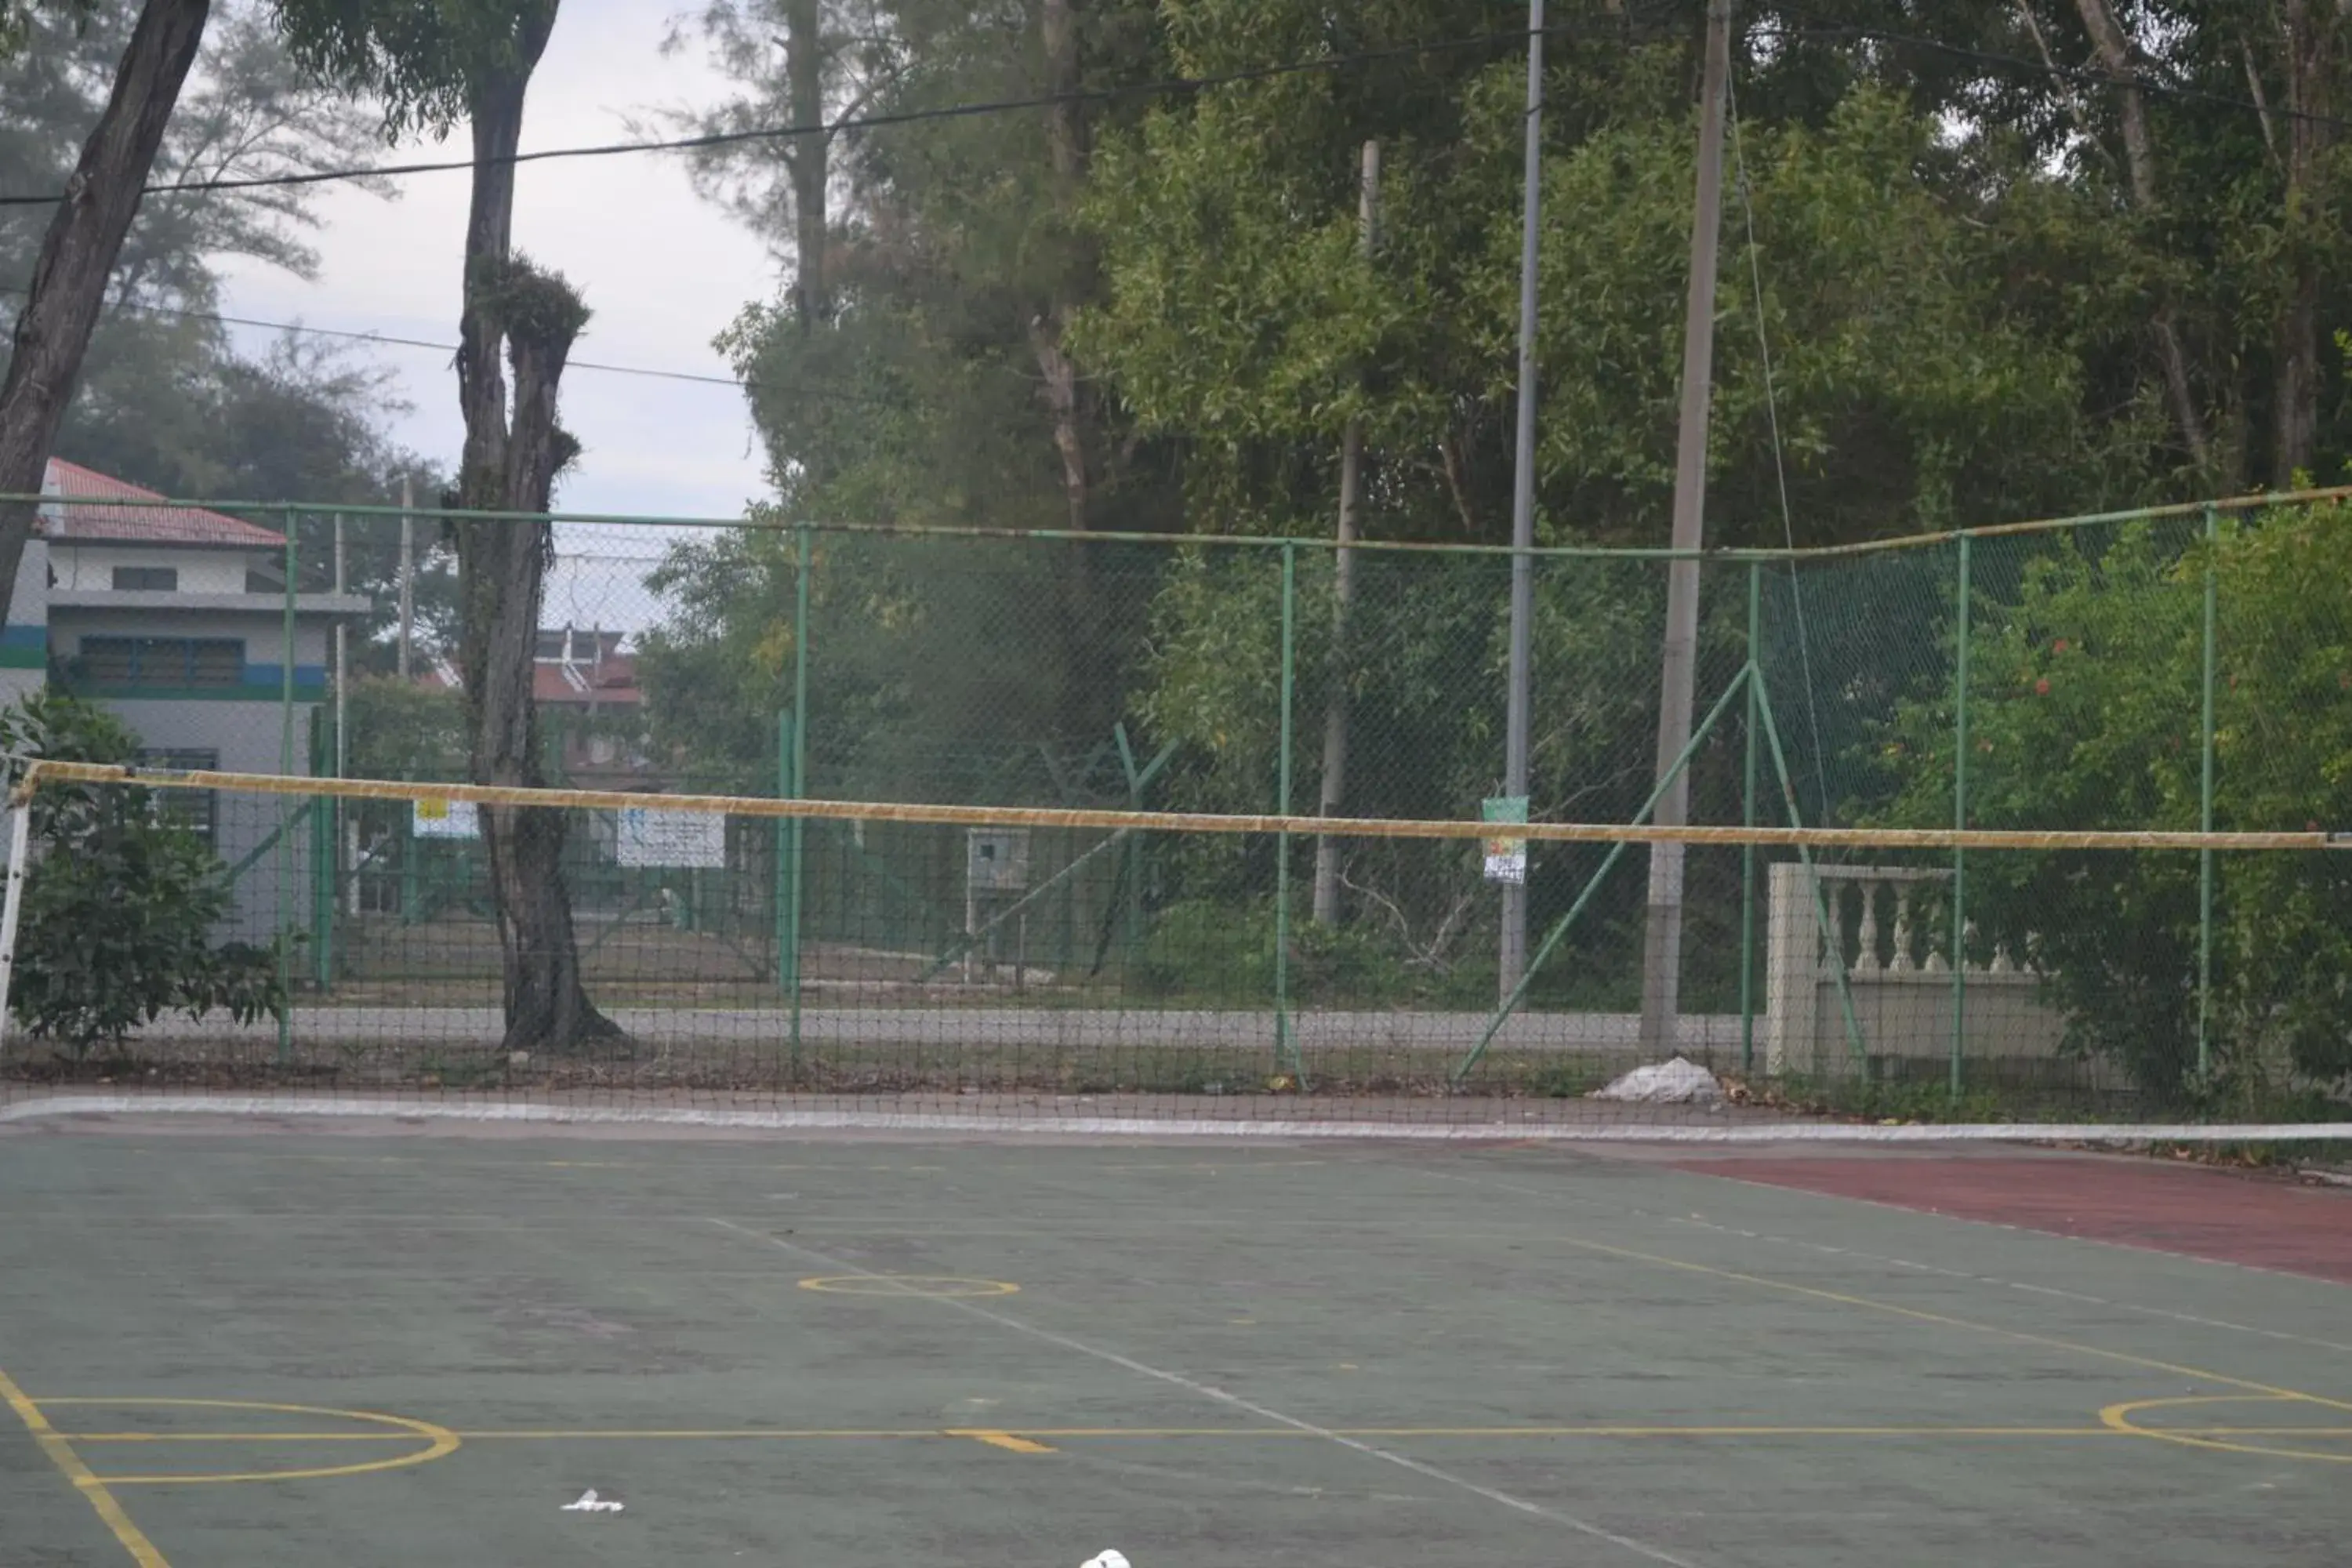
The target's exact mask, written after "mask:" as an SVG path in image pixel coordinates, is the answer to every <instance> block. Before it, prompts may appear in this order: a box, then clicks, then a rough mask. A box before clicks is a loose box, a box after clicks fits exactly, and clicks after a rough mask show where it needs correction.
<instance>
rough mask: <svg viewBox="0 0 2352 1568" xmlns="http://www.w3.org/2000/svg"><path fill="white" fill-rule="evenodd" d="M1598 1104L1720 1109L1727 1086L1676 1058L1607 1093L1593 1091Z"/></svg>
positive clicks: (1613, 1086)
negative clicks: (1625, 1102)
mask: <svg viewBox="0 0 2352 1568" xmlns="http://www.w3.org/2000/svg"><path fill="white" fill-rule="evenodd" d="M1592 1098H1593V1099H1594V1100H1634V1101H1638V1102H1639V1103H1641V1104H1643V1105H1717V1104H1720V1103H1721V1102H1722V1100H1723V1086H1722V1085H1721V1084H1719V1083H1717V1082H1716V1081H1715V1075H1714V1074H1713V1073H1711V1072H1709V1071H1707V1070H1706V1068H1703V1067H1701V1066H1699V1065H1698V1064H1697V1063H1696V1062H1693V1061H1685V1059H1684V1058H1681V1057H1676V1058H1675V1059H1674V1060H1672V1061H1670V1062H1653V1063H1652V1064H1651V1065H1649V1066H1648V1067H1639V1068H1634V1069H1633V1071H1632V1072H1629V1073H1627V1074H1626V1075H1625V1076H1624V1077H1622V1078H1621V1079H1617V1080H1616V1081H1615V1082H1613V1083H1612V1084H1611V1085H1610V1086H1609V1087H1608V1088H1606V1089H1594V1090H1593V1091H1592Z"/></svg>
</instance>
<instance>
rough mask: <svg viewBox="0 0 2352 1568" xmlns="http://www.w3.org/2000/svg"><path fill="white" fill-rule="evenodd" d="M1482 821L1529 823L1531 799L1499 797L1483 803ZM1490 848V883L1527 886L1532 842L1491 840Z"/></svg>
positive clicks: (1504, 839)
mask: <svg viewBox="0 0 2352 1568" xmlns="http://www.w3.org/2000/svg"><path fill="white" fill-rule="evenodd" d="M1481 812H1482V817H1481V819H1482V820H1484V821H1486V822H1502V823H1511V822H1525V821H1526V820H1527V819H1528V797H1527V796H1526V795H1495V796H1492V797H1490V798H1488V799H1487V800H1486V801H1484V802H1482V803H1481ZM1483 842H1484V843H1485V845H1486V880H1488V881H1490V882H1524V881H1526V880H1527V879H1528V841H1527V840H1526V839H1524V838H1488V839H1486V840H1484V841H1483Z"/></svg>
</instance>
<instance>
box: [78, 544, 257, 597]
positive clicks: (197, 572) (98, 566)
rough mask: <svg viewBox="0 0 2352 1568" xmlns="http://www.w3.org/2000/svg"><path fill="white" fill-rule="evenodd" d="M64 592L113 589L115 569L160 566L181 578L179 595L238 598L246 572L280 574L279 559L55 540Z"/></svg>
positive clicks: (250, 553) (248, 553) (239, 552)
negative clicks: (231, 596)
mask: <svg viewBox="0 0 2352 1568" xmlns="http://www.w3.org/2000/svg"><path fill="white" fill-rule="evenodd" d="M49 559H50V564H51V565H52V567H53V568H54V569H55V570H56V572H57V574H58V581H57V586H58V590H59V591H60V592H62V593H87V592H89V591H92V590H111V589H112V588H113V586H114V569H115V568H116V567H117V566H163V567H169V568H170V569H171V570H173V571H174V572H177V573H178V574H180V585H179V587H178V588H177V589H176V590H174V591H175V592H178V593H182V594H242V593H244V592H245V574H246V572H247V569H248V568H251V569H257V570H278V569H280V568H282V567H283V565H284V559H283V557H282V556H275V555H273V554H272V552H268V551H266V550H261V551H244V550H188V549H172V548H168V547H163V548H159V547H157V546H154V545H139V544H83V543H78V542H72V541H59V542H58V543H57V544H55V545H53V546H52V547H51V549H50V552H49Z"/></svg>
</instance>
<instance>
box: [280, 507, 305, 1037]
mask: <svg viewBox="0 0 2352 1568" xmlns="http://www.w3.org/2000/svg"><path fill="white" fill-rule="evenodd" d="M301 524H302V519H301V515H300V514H299V512H291V511H289V512H288V513H287V514H286V518H285V528H286V594H285V600H286V608H285V614H284V617H283V622H282V625H281V626H280V628H279V633H278V637H279V644H278V772H279V773H284V774H286V775H287V776H289V777H291V776H292V775H293V773H294V597H295V595H296V594H297V592H299V588H300V586H301V584H300V580H299V568H300V565H301V555H300V551H301V546H300V544H299V542H298V541H299V538H300V536H301V532H302V528H301ZM287 799H288V801H289V803H290V802H291V801H292V799H293V797H292V796H291V795H289V796H288V797H287ZM293 826H294V822H293V818H292V817H291V816H282V817H281V819H280V820H279V822H278V922H277V923H278V942H277V947H278V994H279V996H280V998H281V999H282V1005H280V1006H279V1007H278V1062H279V1064H280V1065H283V1064H284V1063H286V1062H289V1061H291V1060H292V1059H293V1057H294V975H293V954H292V953H291V952H289V948H290V946H291V943H290V942H289V938H290V937H291V936H292V935H293V931H294V922H293V920H292V918H291V914H290V910H291V908H292V905H293V902H294V889H293V878H292V875H291V873H292V871H293V869H294V863H293V862H294V858H293V844H292V840H293V837H294V836H293V832H292V829H293Z"/></svg>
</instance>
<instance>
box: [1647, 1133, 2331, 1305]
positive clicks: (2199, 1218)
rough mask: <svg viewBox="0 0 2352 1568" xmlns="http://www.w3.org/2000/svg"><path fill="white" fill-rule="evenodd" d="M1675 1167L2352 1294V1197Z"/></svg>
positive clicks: (2219, 1184) (1938, 1166)
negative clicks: (2237, 1268) (2304, 1281)
mask: <svg viewBox="0 0 2352 1568" xmlns="http://www.w3.org/2000/svg"><path fill="white" fill-rule="evenodd" d="M1677 1163H1679V1164H1681V1165H1682V1166H1683V1168H1684V1169H1686V1170H1690V1171H1695V1172H1699V1173H1704V1174H1706V1175H1710V1176H1720V1177H1724V1178H1727V1179H1728V1180H1731V1181H1738V1182H1755V1183H1759V1184H1763V1185H1767V1186H1775V1187H1791V1188H1795V1189H1798V1190H1800V1191H1802V1192H1809V1193H1822V1194H1828V1195H1830V1196H1832V1197H1841V1198H1859V1199H1861V1200H1863V1201H1864V1202H1865V1203H1876V1204H1888V1205H1894V1206H1895V1207H1898V1208H1906V1209H1916V1210H1919V1211H1921V1212H1923V1213H1927V1214H1938V1215H1953V1216H1956V1217H1958V1218H1961V1219H1973V1220H1983V1221H1986V1222H1988V1223H1990V1224H1993V1225H2010V1226H2019V1227H2021V1228H2023V1229H2027V1230H2041V1231H2048V1232H2050V1233H2051V1234H2053V1235H2055V1236H2070V1237H2083V1238H2085V1239H2088V1240H2094V1241H2110V1242H2116V1243H2119V1244H2121V1245H2123V1246H2126V1247H2149V1248H2152V1249H2154V1250H2157V1251H2159V1252H2175V1253H2180V1254H2182V1255H2184V1256H2187V1257H2190V1258H2206V1259H2209V1260H2210V1261H2213V1262H2217V1263H2237V1264H2244V1265H2248V1266H2250V1267H2252V1268H2274V1269H2277V1270H2279V1271H2280V1272H2282V1273H2288V1274H2304V1275H2308V1276H2310V1277H2312V1278H2313V1279H2332V1280H2335V1281H2336V1282H2338V1283H2341V1284H2352V1190H2346V1189H2339V1188H2332V1187H2311V1186H2304V1185H2299V1184H2292V1183H2289V1182H2287V1181H2284V1180H2282V1179H2280V1178H2278V1177H2275V1176H2267V1175H2255V1174H2248V1173H2242V1172H2236V1171H2226V1170H2215V1169H2212V1168H2210V1167H2206V1166H2192V1165H2173V1164H2164V1163H2158V1162H2157V1161H2154V1160H2147V1159H2134V1158H2128V1157H2116V1156H2106V1155H2072V1156H2068V1155H2032V1154H2028V1155H2013V1156H2011V1155H1997V1156H1984V1155H1969V1156H1960V1155H1953V1156H1915V1157H1908V1158H1895V1159H1868V1160H1864V1159H1853V1158H1838V1157H1811V1158H1786V1157H1780V1156H1772V1157H1766V1158H1755V1159H1748V1158H1738V1157H1734V1158H1720V1157H1718V1158H1714V1159H1707V1160H1694V1161H1688V1162H1677Z"/></svg>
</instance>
